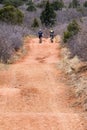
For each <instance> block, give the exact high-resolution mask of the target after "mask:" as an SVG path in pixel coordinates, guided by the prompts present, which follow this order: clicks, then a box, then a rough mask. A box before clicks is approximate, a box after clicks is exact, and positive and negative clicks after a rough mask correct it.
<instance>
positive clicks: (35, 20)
mask: <svg viewBox="0 0 87 130" xmlns="http://www.w3.org/2000/svg"><path fill="white" fill-rule="evenodd" d="M31 27H34V28H36V27H39V22H38V20H37V18H34V20H33V24H32V25H31Z"/></svg>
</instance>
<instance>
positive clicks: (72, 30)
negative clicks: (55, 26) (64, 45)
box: [63, 20, 80, 42]
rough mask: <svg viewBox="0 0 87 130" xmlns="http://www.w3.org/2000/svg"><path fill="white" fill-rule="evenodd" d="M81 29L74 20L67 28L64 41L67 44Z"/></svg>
mask: <svg viewBox="0 0 87 130" xmlns="http://www.w3.org/2000/svg"><path fill="white" fill-rule="evenodd" d="M79 30H80V28H79V25H78V23H77V22H76V20H73V21H72V22H71V23H70V24H69V25H68V27H67V31H66V32H64V36H63V41H64V42H67V41H68V39H70V38H71V37H73V36H74V35H76V34H77V33H78V32H79Z"/></svg>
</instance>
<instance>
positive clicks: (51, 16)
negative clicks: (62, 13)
mask: <svg viewBox="0 0 87 130" xmlns="http://www.w3.org/2000/svg"><path fill="white" fill-rule="evenodd" d="M55 18H56V13H55V12H54V10H53V8H52V6H51V4H50V3H49V1H47V3H46V6H45V9H44V10H43V11H42V13H41V16H40V19H41V22H42V24H45V26H51V25H53V24H54V23H55Z"/></svg>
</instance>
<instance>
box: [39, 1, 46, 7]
mask: <svg viewBox="0 0 87 130" xmlns="http://www.w3.org/2000/svg"><path fill="white" fill-rule="evenodd" d="M45 6H46V0H43V1H41V2H40V3H38V4H37V7H39V8H44V7H45Z"/></svg>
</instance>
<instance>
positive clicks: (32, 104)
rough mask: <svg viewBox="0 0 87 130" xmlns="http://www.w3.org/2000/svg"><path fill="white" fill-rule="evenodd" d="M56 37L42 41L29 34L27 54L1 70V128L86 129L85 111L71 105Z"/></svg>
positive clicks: (1, 129) (26, 129) (20, 129)
mask: <svg viewBox="0 0 87 130" xmlns="http://www.w3.org/2000/svg"><path fill="white" fill-rule="evenodd" d="M57 40H58V41H57V43H56V40H55V41H54V43H50V39H43V42H42V44H39V43H38V39H37V38H29V37H27V38H26V40H25V45H26V47H27V48H29V49H28V50H29V52H28V55H27V56H26V57H25V58H24V59H23V60H21V61H20V62H18V63H16V64H13V65H10V66H9V67H8V68H7V69H4V70H0V71H1V73H0V130H86V127H85V124H84V120H83V118H82V113H80V112H77V111H75V110H73V108H72V107H70V99H69V94H68V93H69V86H66V85H65V83H62V77H63V72H61V70H60V69H58V67H57V63H58V62H59V61H60V60H61V55H60V51H61V50H60V45H59V42H60V37H59V38H58V39H57ZM58 79H60V80H58Z"/></svg>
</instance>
